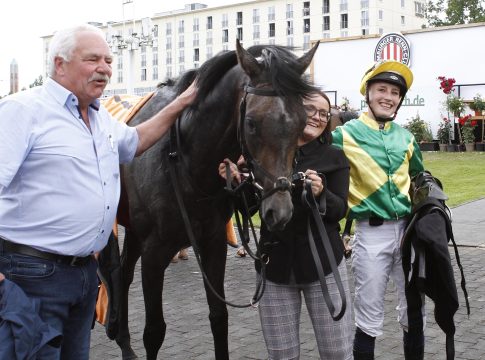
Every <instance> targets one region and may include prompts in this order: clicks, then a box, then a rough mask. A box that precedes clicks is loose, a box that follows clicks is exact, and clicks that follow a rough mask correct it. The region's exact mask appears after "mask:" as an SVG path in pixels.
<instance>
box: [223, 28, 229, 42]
mask: <svg viewBox="0 0 485 360" xmlns="http://www.w3.org/2000/svg"><path fill="white" fill-rule="evenodd" d="M222 42H223V43H227V42H229V30H227V29H225V30H222Z"/></svg>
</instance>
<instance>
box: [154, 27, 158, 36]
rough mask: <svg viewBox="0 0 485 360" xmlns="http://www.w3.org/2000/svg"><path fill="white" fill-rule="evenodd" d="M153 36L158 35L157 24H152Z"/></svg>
mask: <svg viewBox="0 0 485 360" xmlns="http://www.w3.org/2000/svg"><path fill="white" fill-rule="evenodd" d="M153 37H154V38H157V37H158V25H153Z"/></svg>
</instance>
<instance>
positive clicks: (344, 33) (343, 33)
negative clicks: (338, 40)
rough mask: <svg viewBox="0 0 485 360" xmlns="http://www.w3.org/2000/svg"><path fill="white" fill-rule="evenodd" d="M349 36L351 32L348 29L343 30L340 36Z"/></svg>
mask: <svg viewBox="0 0 485 360" xmlns="http://www.w3.org/2000/svg"><path fill="white" fill-rule="evenodd" d="M347 36H349V32H348V31H341V32H340V37H343V38H344V37H347Z"/></svg>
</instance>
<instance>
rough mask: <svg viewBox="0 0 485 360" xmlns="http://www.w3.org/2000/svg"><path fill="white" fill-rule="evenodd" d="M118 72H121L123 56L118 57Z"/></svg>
mask: <svg viewBox="0 0 485 360" xmlns="http://www.w3.org/2000/svg"><path fill="white" fill-rule="evenodd" d="M117 68H118V70H123V56H118V66H117Z"/></svg>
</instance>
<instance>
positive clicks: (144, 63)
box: [140, 54, 147, 67]
mask: <svg viewBox="0 0 485 360" xmlns="http://www.w3.org/2000/svg"><path fill="white" fill-rule="evenodd" d="M140 62H141V66H142V67H146V66H147V56H146V54H141V60H140Z"/></svg>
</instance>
